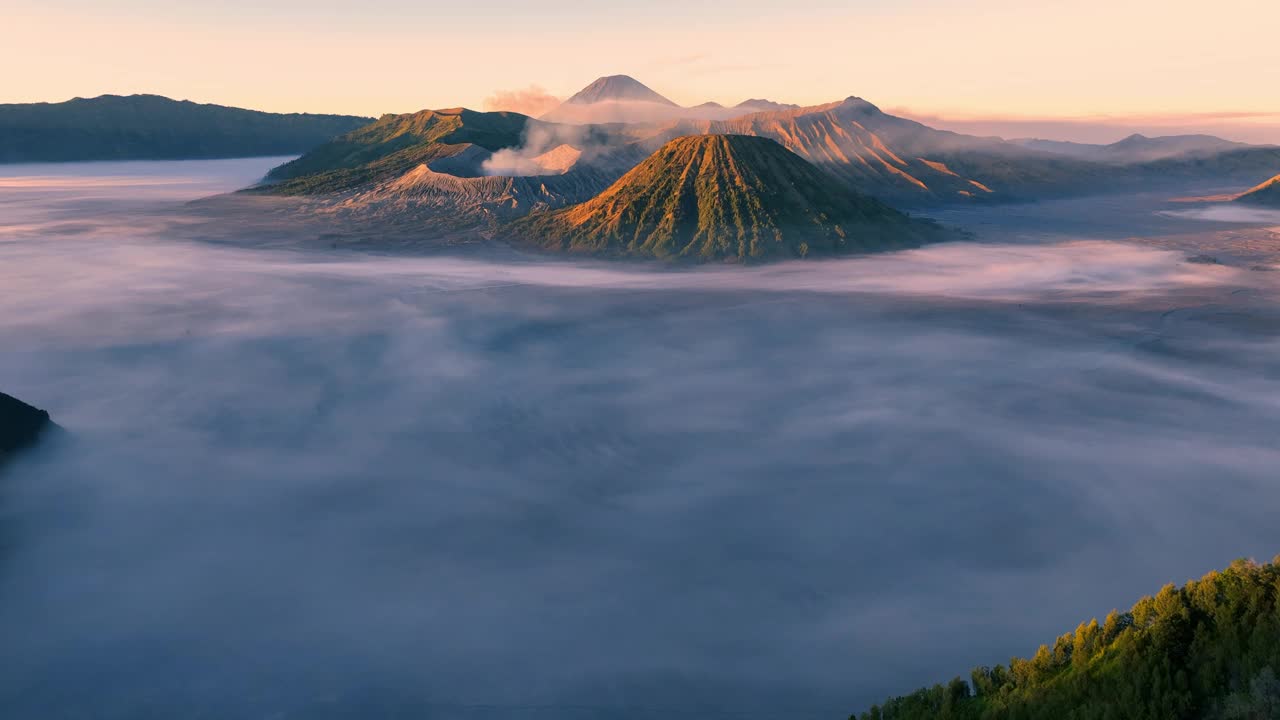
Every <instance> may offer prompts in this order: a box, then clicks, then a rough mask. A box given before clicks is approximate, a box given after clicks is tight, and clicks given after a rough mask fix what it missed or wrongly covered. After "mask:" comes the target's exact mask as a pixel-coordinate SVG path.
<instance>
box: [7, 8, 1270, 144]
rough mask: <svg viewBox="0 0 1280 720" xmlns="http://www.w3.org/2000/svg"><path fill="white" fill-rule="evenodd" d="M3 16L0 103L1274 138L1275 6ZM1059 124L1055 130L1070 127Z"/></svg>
mask: <svg viewBox="0 0 1280 720" xmlns="http://www.w3.org/2000/svg"><path fill="white" fill-rule="evenodd" d="M0 8H3V15H4V17H5V27H4V29H3V38H4V41H3V42H0V63H3V65H4V66H5V67H6V68H9V69H10V71H8V72H6V73H5V77H4V81H3V82H2V83H0V102H32V101H58V100H66V99H68V98H71V97H75V96H94V95H99V94H102V93H120V94H128V93H135V92H149V93H157V94H161V95H167V96H170V97H175V98H187V99H192V100H197V101H201V102H217V103H222V104H228V105H236V106H242V107H250V108H256V109H263V110H272V111H313V112H337V113H352V114H362V115H378V114H381V113H384V112H407V111H413V110H418V109H421V108H424V107H447V106H457V105H464V106H468V107H474V108H481V107H483V106H484V104H485V101H486V98H490V97H491V96H493V94H494V93H495V92H498V91H502V90H514V89H521V88H527V87H529V86H531V85H536V86H539V87H541V88H544V89H545V90H546V91H547V92H549V93H550V94H553V95H556V96H559V97H564V96H567V95H569V94H571V93H573V92H574V91H576V90H578V89H579V88H581V87H582V86H583V85H585V84H587V83H588V82H590V81H591V80H593V79H595V78H596V77H597V76H599V75H606V74H614V73H626V74H630V75H632V76H634V77H636V78H638V79H640V80H641V81H643V82H645V83H646V84H648V85H650V86H651V87H653V88H654V89H656V90H658V91H659V92H661V93H663V94H665V95H667V96H668V97H670V98H671V99H673V100H675V101H677V102H680V103H683V104H696V103H700V102H703V101H706V100H716V101H719V102H722V103H725V104H732V103H737V102H739V101H741V100H743V99H745V98H748V97H767V98H770V99H775V100H779V101H787V102H795V103H800V104H816V103H820V102H827V101H831V100H835V99H839V98H843V97H845V96H848V95H859V96H861V97H864V98H866V99H868V100H871V101H872V102H874V103H876V104H878V105H880V106H881V107H882V108H885V109H892V110H895V111H900V112H906V113H909V114H914V115H917V116H921V117H930V118H934V120H935V121H936V122H938V124H944V125H945V124H946V123H948V122H952V121H955V122H969V123H970V126H967V127H965V128H963V129H966V130H969V131H981V130H982V129H983V128H984V127H986V126H987V125H986V124H990V123H993V122H994V123H997V124H998V123H1001V122H1004V123H1007V122H1008V121H1009V120H1011V119H1012V120H1015V121H1017V122H1019V123H1021V122H1031V124H1030V125H1026V127H1049V126H1045V125H1043V121H1044V120H1046V119H1048V120H1057V119H1060V118H1088V119H1089V121H1090V123H1091V124H1092V125H1104V126H1105V125H1106V124H1107V123H1110V124H1111V125H1114V126H1115V127H1116V129H1115V132H1122V131H1124V130H1126V129H1129V128H1131V127H1133V126H1134V125H1135V123H1137V124H1138V125H1141V127H1143V128H1146V127H1148V126H1150V127H1172V128H1176V129H1179V130H1187V129H1192V130H1194V129H1218V128H1224V127H1225V128H1226V131H1225V132H1224V134H1228V135H1233V134H1234V135H1235V136H1236V137H1239V138H1240V139H1247V140H1255V141H1259V140H1269V141H1274V142H1280V41H1277V36H1276V28H1277V27H1280V3H1277V2H1275V1H1274V0H1218V1H1217V2H1214V3H1205V2H1202V1H1191V0H1168V1H1165V2H1157V1H1155V0H1073V1H1071V2H1057V1H1053V0H1049V1H1046V2H1034V3H1030V2H1025V0H971V1H969V2H954V1H952V2H944V1H942V0H898V1H896V2H894V1H890V0H791V1H790V2H787V3H780V2H776V1H774V0H768V1H765V0H748V1H746V2H738V3H733V4H732V5H727V4H725V3H717V2H704V1H702V0H647V1H646V2H643V3H640V2H636V3H629V4H626V5H623V4H621V3H604V2H580V1H577V2H575V1H569V0H543V1H542V2H538V3H530V2H527V1H525V0H519V1H516V0H490V1H488V2H474V3H472V2H457V1H451V2H448V3H444V2H432V1H430V0H426V1H422V0H416V1H415V0H364V1H363V2H350V0H342V1H340V2H339V1H335V0H220V1H219V2H194V1H190V0H186V1H184V0H38V1H37V0H0ZM15 70H16V71H15ZM974 123H976V124H974ZM1036 123H1041V124H1040V125H1037V124H1036ZM1016 124H1017V123H1015V125H1016ZM1057 125H1062V123H1057V124H1056V125H1054V127H1056V126H1057ZM1066 127H1067V130H1065V131H1063V132H1057V133H1056V134H1057V135H1058V136H1063V135H1064V133H1065V135H1071V134H1072V133H1071V131H1070V127H1071V123H1067V124H1066ZM1055 132H1056V131H1053V132H1041V133H1036V134H1040V135H1042V136H1048V135H1053V134H1055ZM1081 132H1082V133H1083V132H1085V131H1084V130H1081ZM1108 132H1110V131H1108ZM1005 134H1017V133H1016V132H1015V133H1005ZM1103 134H1104V135H1105V134H1107V133H1103ZM1246 136H1247V137H1246ZM1272 136H1274V137H1272ZM1082 139H1095V140H1101V139H1106V138H1105V137H1099V138H1082Z"/></svg>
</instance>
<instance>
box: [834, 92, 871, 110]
mask: <svg viewBox="0 0 1280 720" xmlns="http://www.w3.org/2000/svg"><path fill="white" fill-rule="evenodd" d="M841 105H843V106H844V107H847V108H854V109H858V110H863V111H866V112H880V108H878V107H876V106H875V105H872V104H871V103H869V102H867V101H866V100H863V99H862V98H860V97H858V96H857V95H850V96H849V97H847V98H845V99H844V102H843V103H841Z"/></svg>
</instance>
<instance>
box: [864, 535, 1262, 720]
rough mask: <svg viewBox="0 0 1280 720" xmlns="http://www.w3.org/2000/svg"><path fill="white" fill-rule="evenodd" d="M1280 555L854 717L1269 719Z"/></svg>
mask: <svg viewBox="0 0 1280 720" xmlns="http://www.w3.org/2000/svg"><path fill="white" fill-rule="evenodd" d="M1278 597H1280V557H1277V558H1276V560H1274V561H1273V562H1272V563H1271V564H1269V565H1258V564H1255V563H1252V562H1247V561H1243V560H1242V561H1237V562H1236V563H1234V564H1233V565H1232V566H1231V567H1229V568H1227V569H1226V570H1224V571H1222V572H1211V573H1209V574H1208V575H1205V576H1204V577H1202V578H1200V579H1199V580H1195V581H1191V582H1188V583H1187V584H1186V585H1185V586H1183V587H1181V588H1179V587H1175V586H1174V585H1166V586H1165V587H1164V588H1162V589H1161V590H1160V592H1159V593H1157V594H1156V595H1155V596H1154V597H1144V598H1142V599H1141V600H1139V601H1138V602H1137V603H1136V604H1135V605H1134V606H1133V607H1132V608H1131V609H1130V610H1129V611H1128V612H1124V613H1122V612H1116V611H1113V612H1112V613H1111V614H1110V615H1108V616H1107V618H1106V619H1105V620H1104V621H1103V622H1102V623H1101V624H1099V623H1098V621H1097V620H1096V619H1094V620H1091V621H1089V622H1087V623H1081V624H1080V625H1079V626H1078V627H1077V628H1076V629H1075V631H1073V632H1069V633H1066V634H1065V635H1062V636H1061V637H1059V638H1058V639H1057V640H1055V641H1054V642H1053V643H1052V644H1050V645H1042V646H1041V647H1040V649H1039V650H1038V651H1037V652H1036V654H1035V655H1034V656H1032V657H1031V658H1030V659H1024V658H1014V659H1013V660H1011V661H1010V662H1009V664H1008V665H1007V666H1004V665H997V666H996V667H994V668H989V667H979V668H977V669H975V670H974V671H973V673H972V674H971V676H970V681H968V682H966V681H965V680H964V679H961V678H956V679H954V680H952V681H951V682H950V683H948V684H947V685H935V686H934V687H932V688H926V689H922V690H918V691H916V692H914V693H912V694H910V695H906V696H903V697H899V698H894V699H892V700H889V701H888V702H886V703H885V704H884V705H881V706H875V707H872V708H871V709H870V710H867V711H865V712H862V713H860V714H857V715H853V716H851V718H854V719H856V720H925V719H929V720H934V719H937V720H1192V719H1199V718H1206V719H1220V720H1276V719H1277V718H1280V680H1278V679H1277V673H1278V672H1280V602H1278Z"/></svg>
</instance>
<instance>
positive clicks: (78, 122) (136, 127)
mask: <svg viewBox="0 0 1280 720" xmlns="http://www.w3.org/2000/svg"><path fill="white" fill-rule="evenodd" d="M370 121H371V119H370V118H363V117H351V116H346V115H310V114H296V113H295V114H288V115H281V114H276V113H266V112H258V111H256V110H242V109H240V108H232V107H224V106H221V105H201V104H197V103H193V102H189V101H186V100H183V101H178V100H170V99H169V98H165V97H159V96H157V95H130V96H128V97H122V96H119V95H103V96H101V97H96V98H90V99H84V98H76V99H74V100H68V101H67V102H61V103H30V104H16V105H0V162H74V161H82V160H180V159H195V158H229V157H253V156H262V155H291V154H295V153H302V152H306V151H307V150H309V149H310V148H312V147H314V146H316V145H319V144H320V143H322V142H325V141H326V140H328V139H330V138H332V137H334V136H337V135H341V134H343V133H345V132H349V131H351V130H354V129H355V128H357V127H360V126H361V125H365V124H367V123H369V122H370Z"/></svg>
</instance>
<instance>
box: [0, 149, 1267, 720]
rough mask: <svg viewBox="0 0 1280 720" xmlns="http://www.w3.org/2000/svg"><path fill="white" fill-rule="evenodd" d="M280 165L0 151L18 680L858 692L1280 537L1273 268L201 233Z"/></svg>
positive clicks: (580, 702) (854, 696) (264, 711)
mask: <svg viewBox="0 0 1280 720" xmlns="http://www.w3.org/2000/svg"><path fill="white" fill-rule="evenodd" d="M273 163H274V161H271V160H258V161H221V162H199V163H136V164H129V165H94V166H79V167H76V168H73V169H66V170H65V172H64V175H63V177H61V178H57V177H49V175H50V173H51V172H52V171H48V170H47V169H46V168H25V169H17V170H15V169H13V168H9V169H6V170H5V172H6V174H7V177H4V178H0V208H3V209H4V210H3V213H2V214H0V286H2V287H3V288H4V292H3V293H0V347H3V348H4V351H3V352H2V353H0V389H3V390H4V391H6V392H9V393H11V394H13V395H16V396H17V397H20V398H22V399H23V400H25V401H27V402H30V403H32V404H35V405H37V406H39V407H42V408H46V409H48V410H49V411H50V412H51V413H52V415H53V418H54V419H55V420H56V421H57V422H58V423H59V424H61V425H62V426H64V427H66V428H67V429H68V430H70V431H71V433H72V434H73V436H74V439H73V440H72V441H71V442H69V443H66V444H64V445H63V446H61V447H57V448H52V449H50V450H49V451H47V452H44V453H41V454H38V455H36V456H34V457H30V458H28V459H27V460H26V461H24V462H21V463H19V464H17V465H15V466H13V467H11V468H10V469H9V472H8V473H7V474H5V475H4V476H2V477H0V538H3V548H4V549H3V555H2V556H0V638H3V641H0V648H3V649H2V650H0V715H3V716H5V717H15V718H16V717H65V718H95V719H102V718H147V717H155V718H173V717H213V718H261V717H277V718H308V719H310V718H317V717H350V718H369V717H378V716H393V715H395V716H401V717H406V716H412V717H441V718H457V717H501V718H507V717H510V718H566V717H601V716H609V717H614V718H664V719H665V718H673V717H698V718H708V717H831V718H837V717H844V716H847V714H848V713H849V712H851V711H854V710H857V709H861V708H863V707H865V706H866V705H869V704H870V703H872V702H875V701H878V700H880V699H882V698H883V697H884V696H885V695H887V694H890V693H896V692H902V691H906V690H909V689H912V688H915V687H917V686H919V685H921V684H923V683H930V682H934V681H938V680H945V679H947V678H949V677H951V676H953V675H955V674H960V673H967V671H968V669H969V668H970V667H971V666H973V665H976V664H979V663H994V662H1001V661H1005V660H1007V658H1008V656H1009V655H1010V654H1013V653H1019V654H1028V653H1031V652H1034V650H1035V646H1036V645H1038V644H1039V643H1041V642H1045V641H1050V640H1051V639H1052V638H1053V637H1054V636H1056V635H1057V634H1059V633H1061V632H1064V631H1066V630H1069V629H1071V628H1072V627H1074V626H1075V624H1076V623H1077V622H1079V621H1080V620H1083V619H1087V618H1088V617H1091V616H1094V615H1101V614H1103V613H1105V612H1106V611H1107V610H1109V609H1111V608H1112V607H1116V606H1122V605H1127V604H1129V603H1131V602H1132V601H1133V600H1135V599H1136V598H1137V597H1138V596H1139V595H1141V594H1143V593H1147V592H1153V591H1154V590H1156V589H1157V588H1158V587H1159V586H1160V585H1162V584H1163V583H1165V582H1168V581H1180V580H1182V579H1185V578H1187V577H1190V576H1193V575H1199V574H1201V573H1202V572H1204V571H1207V570H1209V569H1211V568H1213V567H1217V566H1221V565H1223V564H1225V563H1227V562H1229V561H1230V560H1231V559H1233V558H1235V557H1239V556H1247V555H1255V556H1259V557H1270V556H1271V555H1274V554H1275V553H1276V552H1277V551H1278V550H1280V537H1277V531H1276V522H1275V518H1276V517H1277V516H1278V514H1280V485H1277V482H1276V468H1277V467H1280V449H1278V448H1277V446H1276V442H1275V438H1276V436H1277V430H1280V359H1278V358H1280V310H1278V309H1277V306H1276V304H1275V297H1276V292H1275V291H1276V289H1277V288H1276V277H1275V276H1276V275H1277V273H1251V272H1248V271H1245V270H1241V269H1236V268H1232V267H1221V266H1213V265H1206V264H1189V263H1186V262H1184V261H1183V260H1184V257H1185V253H1181V252H1172V251H1161V250H1154V249H1150V248H1147V247H1143V246H1141V245H1136V244H1131V243H1120V242H1111V241H1102V240H1096V239H1091V238H1090V237H1083V236H1082V237H1075V238H1069V239H1064V240H1063V241H1061V242H1059V241H1057V240H1055V241H1054V242H1043V243H1040V244H980V243H967V244H953V245H947V246H939V247H935V248H929V249H925V250H918V251H911V252H905V253H899V254H895V255H887V256H882V257H874V258H866V259H856V260H848V261H838V262H837V261H833V262H827V263H812V262H810V263H794V264H782V265H776V266H770V267H766V268H760V269H749V270H743V269H700V270H696V271H681V272H671V271H660V270H654V269H650V268H647V267H645V266H629V265H606V264H591V265H586V264H570V263H568V262H564V261H560V260H554V261H545V260H541V259H531V260H524V261H521V260H511V259H506V260H503V261H498V260H492V261H488V260H485V259H483V257H482V256H480V255H478V254H473V255H472V256H470V257H468V258H449V257H409V256H376V255H364V254H357V253H352V252H343V253H338V252H330V251H321V250H306V251H302V250H278V249H277V250H265V249H243V248H237V247H232V246H227V245H225V244H220V245H213V244H208V243H204V242H201V238H200V237H199V236H198V233H199V228H204V227H207V222H205V221H203V220H202V221H201V222H200V223H190V222H188V220H187V219H186V217H185V216H184V214H183V212H184V211H183V209H182V206H181V204H180V201H182V200H185V199H189V198H193V197H198V196H200V195H202V194H207V193H209V192H214V191H219V190H224V189H231V188H234V187H237V186H240V185H244V184H247V183H249V182H251V181H253V180H254V179H256V178H257V177H259V176H261V174H262V173H263V172H265V170H266V169H267V168H268V167H270V166H271V165H272V164H273ZM66 167H67V166H64V169H65V168H66ZM18 175H21V178H19V177H17V176H18ZM1162 222H1173V220H1172V219H1166V220H1164V221H1162ZM220 237H221V236H220ZM223 239H225V238H223ZM245 241H246V243H249V244H253V241H254V238H251V237H246V238H245ZM503 257H508V258H509V257H510V256H509V255H504V256H503Z"/></svg>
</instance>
